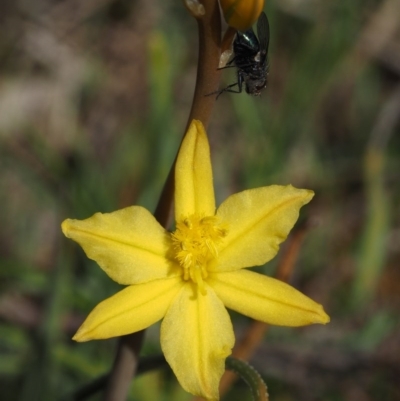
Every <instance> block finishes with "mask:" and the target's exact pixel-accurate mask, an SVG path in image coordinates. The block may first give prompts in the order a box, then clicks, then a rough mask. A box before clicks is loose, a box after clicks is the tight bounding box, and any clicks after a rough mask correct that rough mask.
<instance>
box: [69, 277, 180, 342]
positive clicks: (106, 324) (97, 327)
mask: <svg viewBox="0 0 400 401" xmlns="http://www.w3.org/2000/svg"><path fill="white" fill-rule="evenodd" d="M181 288H182V280H181V279H180V278H178V277H174V278H170V279H164V280H154V281H151V282H149V283H145V284H136V285H131V286H129V287H126V288H125V289H123V290H122V291H120V292H117V293H116V294H115V295H113V296H112V297H110V298H107V299H106V300H104V301H103V302H101V303H99V304H98V305H97V306H96V307H95V308H94V309H93V310H92V312H90V314H89V316H88V317H87V318H86V320H85V321H84V322H83V324H82V326H81V327H80V328H79V330H78V331H77V333H76V334H75V336H74V337H73V339H74V340H75V341H89V340H100V339H104V338H110V337H117V336H123V335H125V334H130V333H134V332H136V331H139V330H143V329H145V328H146V327H149V326H150V325H152V324H153V323H155V322H157V321H158V320H160V319H162V318H163V317H164V315H165V313H166V311H167V309H168V307H169V305H170V304H171V301H172V300H173V299H174V298H175V297H176V294H177V293H178V292H179V290H180V289H181Z"/></svg>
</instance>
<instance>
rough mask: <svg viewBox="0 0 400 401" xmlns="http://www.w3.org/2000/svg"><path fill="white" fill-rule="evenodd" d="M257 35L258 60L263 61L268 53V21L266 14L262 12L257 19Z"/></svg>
mask: <svg viewBox="0 0 400 401" xmlns="http://www.w3.org/2000/svg"><path fill="white" fill-rule="evenodd" d="M257 35H258V41H259V43H260V61H261V63H264V61H265V60H266V58H267V54H268V45H269V22H268V18H267V15H266V14H265V13H264V12H262V13H261V15H260V17H259V18H258V21H257Z"/></svg>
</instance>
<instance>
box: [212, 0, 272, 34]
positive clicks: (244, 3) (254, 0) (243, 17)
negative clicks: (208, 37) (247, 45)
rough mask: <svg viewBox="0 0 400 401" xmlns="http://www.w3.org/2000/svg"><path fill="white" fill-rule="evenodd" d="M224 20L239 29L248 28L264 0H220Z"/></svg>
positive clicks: (257, 15)
mask: <svg viewBox="0 0 400 401" xmlns="http://www.w3.org/2000/svg"><path fill="white" fill-rule="evenodd" d="M220 4H221V8H222V12H223V13H224V18H225V21H226V22H227V24H228V25H229V26H231V27H232V28H235V29H237V30H239V31H246V30H247V29H249V28H250V27H251V26H252V25H253V24H254V22H255V21H257V19H258V17H259V16H260V14H261V11H262V10H263V8H264V0H220Z"/></svg>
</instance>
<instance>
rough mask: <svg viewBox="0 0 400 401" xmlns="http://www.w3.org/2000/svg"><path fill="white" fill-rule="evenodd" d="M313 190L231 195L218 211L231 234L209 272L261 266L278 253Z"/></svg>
mask: <svg viewBox="0 0 400 401" xmlns="http://www.w3.org/2000/svg"><path fill="white" fill-rule="evenodd" d="M313 196H314V193H313V192H312V191H309V190H306V189H296V188H294V187H292V186H291V185H288V186H279V185H272V186H269V187H263V188H256V189H250V190H247V191H243V192H239V193H237V194H234V195H232V196H230V197H229V198H228V199H226V200H225V202H223V203H222V204H221V206H220V207H219V208H218V210H217V216H219V217H220V221H221V222H222V223H223V224H226V225H227V229H228V234H227V236H226V237H225V238H224V242H223V243H222V245H221V246H220V248H219V253H218V258H216V259H215V260H214V261H213V262H212V263H211V264H210V266H209V267H208V269H209V270H210V271H215V272H222V271H233V270H237V269H241V268H243V267H251V266H260V265H263V264H264V263H266V262H268V261H269V260H271V259H272V258H273V257H274V256H275V255H276V253H277V252H278V250H279V244H280V243H281V242H282V241H284V240H285V239H286V237H287V235H288V234H289V231H290V230H291V229H292V227H293V225H294V223H295V222H296V220H297V218H298V216H299V210H300V208H301V206H303V205H305V204H306V203H308V202H309V201H310V200H311V198H312V197H313Z"/></svg>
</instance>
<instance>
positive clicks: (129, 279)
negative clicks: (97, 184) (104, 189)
mask: <svg viewBox="0 0 400 401" xmlns="http://www.w3.org/2000/svg"><path fill="white" fill-rule="evenodd" d="M62 230H63V233H64V234H65V236H66V237H68V238H71V239H73V240H74V241H76V242H78V243H79V244H80V245H81V246H82V248H83V249H84V251H85V252H86V255H87V257H88V258H90V259H93V260H95V261H96V262H97V263H98V264H99V265H100V267H101V268H102V269H103V270H104V271H105V272H106V273H107V274H108V275H109V276H110V277H111V278H112V279H113V280H114V281H116V282H118V283H120V284H135V283H143V282H147V281H150V280H154V279H158V278H164V277H167V276H173V275H178V274H179V273H180V272H179V270H178V269H176V268H174V263H173V262H172V261H171V260H168V258H167V253H168V250H169V248H170V236H169V235H168V233H167V232H166V231H165V230H164V229H163V228H162V227H161V226H160V224H158V222H157V221H156V219H155V218H154V217H153V216H152V215H151V214H150V212H149V211H147V210H146V209H144V208H142V207H140V206H132V207H127V208H126V209H121V210H118V211H116V212H113V213H104V214H102V213H96V214H95V215H93V216H92V217H90V218H88V219H86V220H71V219H67V220H65V221H64V222H63V223H62Z"/></svg>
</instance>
